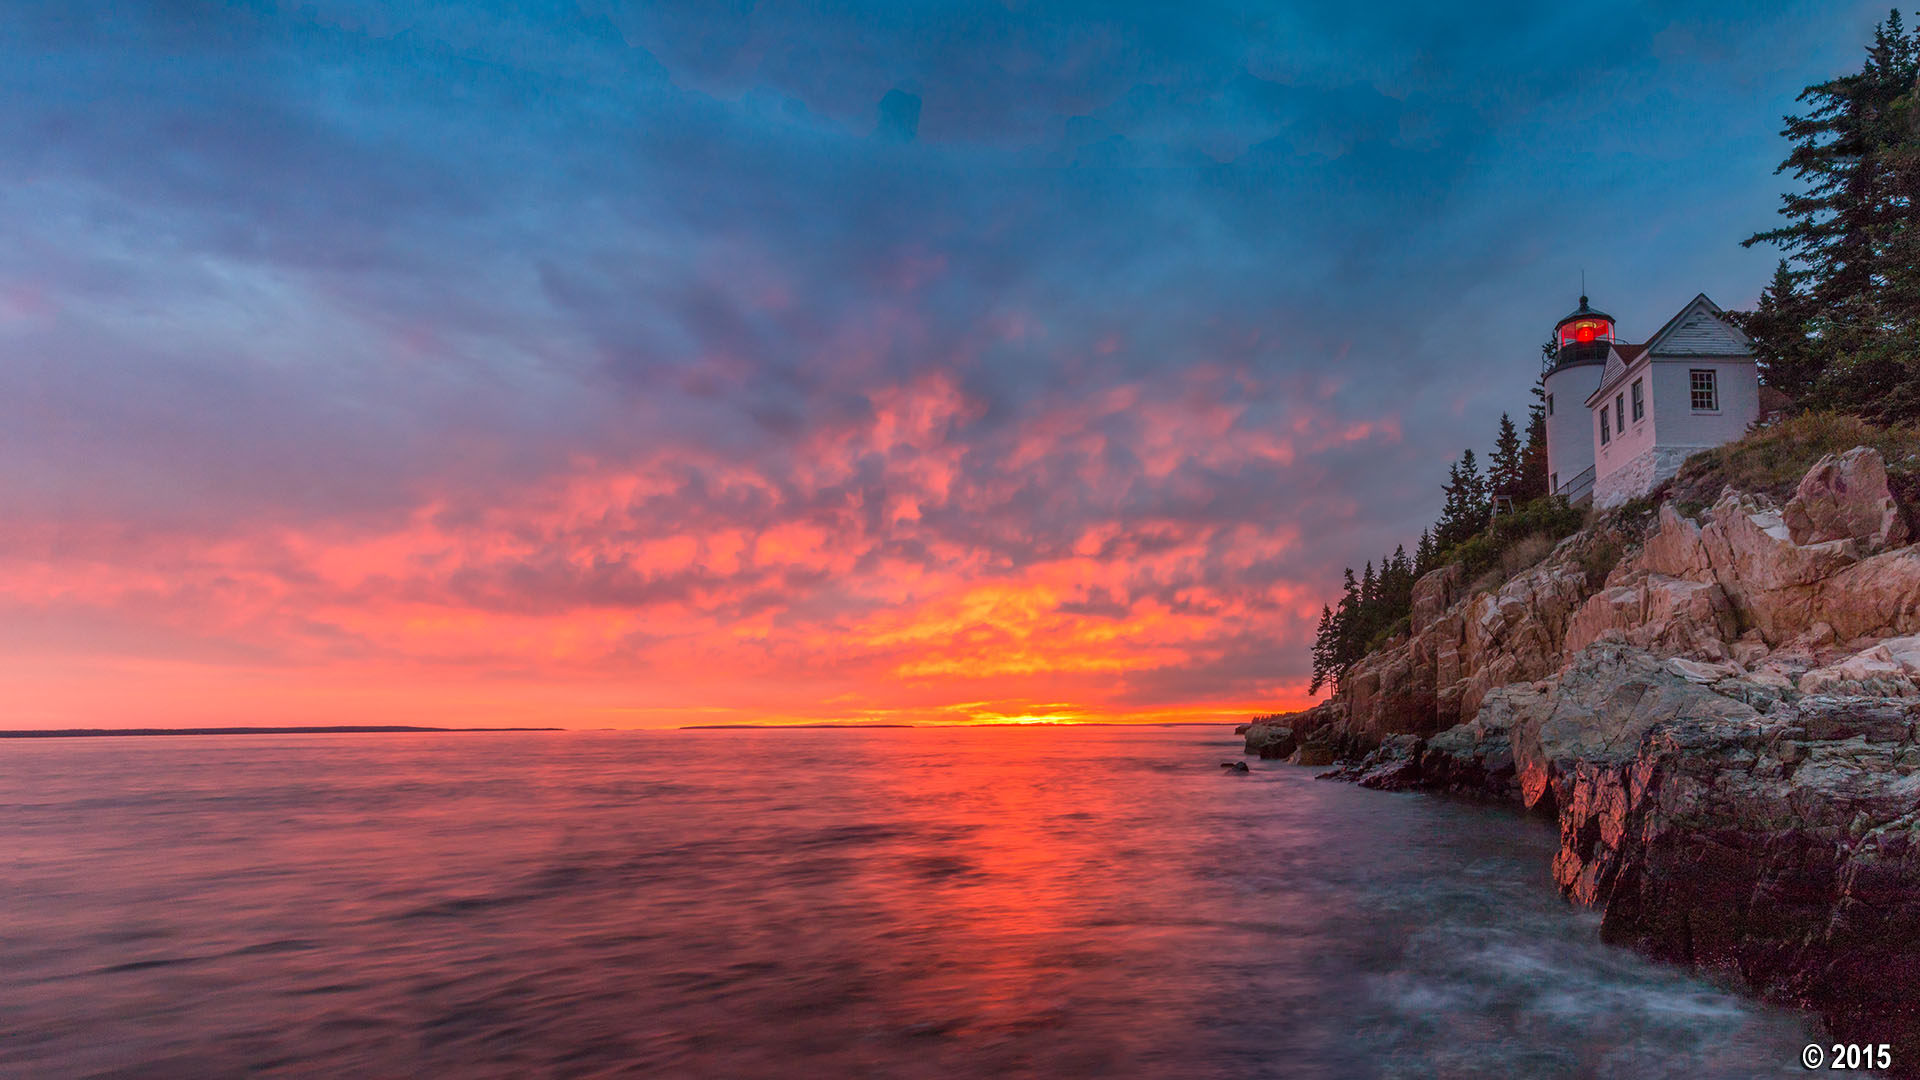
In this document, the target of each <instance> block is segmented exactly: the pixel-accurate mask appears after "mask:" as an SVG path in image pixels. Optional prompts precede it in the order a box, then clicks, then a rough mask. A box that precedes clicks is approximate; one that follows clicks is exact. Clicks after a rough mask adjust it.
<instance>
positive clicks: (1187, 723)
mask: <svg viewBox="0 0 1920 1080" xmlns="http://www.w3.org/2000/svg"><path fill="white" fill-rule="evenodd" d="M1244 723H1246V721H1244V720H1242V721H1238V722H1236V721H1233V720H1158V721H1143V722H1138V723H1136V722H1132V721H1127V720H1048V721H1044V722H1040V723H1033V722H1026V723H1022V722H1021V721H1018V720H1006V721H992V720H982V721H979V722H977V723H956V724H682V725H680V726H679V727H677V728H675V729H673V730H675V731H819V730H820V729H822V728H829V729H833V730H836V731H865V730H867V729H869V728H983V727H1012V728H1049V727H1141V728H1145V727H1237V726H1239V725H1240V724H1244Z"/></svg>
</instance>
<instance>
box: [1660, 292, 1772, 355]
mask: <svg viewBox="0 0 1920 1080" xmlns="http://www.w3.org/2000/svg"><path fill="white" fill-rule="evenodd" d="M1647 351H1648V352H1650V353H1653V354H1654V355H1655V356H1751V355H1752V354H1753V341H1752V339H1750V338H1748V337H1747V335H1746V333H1745V332H1744V331H1742V330H1741V329H1740V328H1739V327H1738V326H1735V325H1734V324H1733V321H1732V320H1730V319H1728V318H1727V313H1726V312H1724V311H1722V310H1720V305H1719V304H1716V303H1714V302H1713V301H1712V300H1709V299H1707V294H1706V293H1701V294H1699V295H1698V296H1695V297H1694V298H1693V299H1692V300H1690V301H1688V302H1687V306H1686V307H1683V308H1681V309H1680V313H1679V314H1678V315H1675V316H1674V317H1673V318H1671V319H1668V320H1667V325H1665V326H1663V327H1661V328H1660V330H1659V332H1658V333H1655V334H1654V335H1653V336H1652V337H1650V338H1648V339H1647Z"/></svg>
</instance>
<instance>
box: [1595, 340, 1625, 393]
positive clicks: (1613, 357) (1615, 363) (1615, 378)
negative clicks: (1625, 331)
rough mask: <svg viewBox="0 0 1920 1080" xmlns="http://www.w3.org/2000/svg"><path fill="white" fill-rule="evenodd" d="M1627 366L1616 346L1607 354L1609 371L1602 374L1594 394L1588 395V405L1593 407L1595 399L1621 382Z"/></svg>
mask: <svg viewBox="0 0 1920 1080" xmlns="http://www.w3.org/2000/svg"><path fill="white" fill-rule="evenodd" d="M1627 366H1628V365H1627V362H1626V360H1625V359H1624V358H1623V357H1621V355H1620V347H1619V346H1618V345H1616V346H1614V347H1613V351H1612V352H1609V353H1608V354H1607V369H1606V370H1605V371H1602V372H1601V373H1600V385H1599V386H1596V387H1594V389H1593V393H1591V394H1588V395H1587V404H1588V405H1589V406H1591V405H1592V404H1593V400H1594V399H1595V398H1597V397H1599V396H1600V395H1601V394H1603V393H1605V392H1606V390H1607V388H1608V387H1610V386H1612V385H1613V384H1614V383H1617V382H1619V381H1620V377H1621V376H1623V375H1625V374H1626V373H1627Z"/></svg>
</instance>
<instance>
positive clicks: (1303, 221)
mask: <svg viewBox="0 0 1920 1080" xmlns="http://www.w3.org/2000/svg"><path fill="white" fill-rule="evenodd" d="M1454 7H1456V5H1447V4H1432V3H1379V4H1366V5H1358V4H1352V3H1332V2H1316V3H1311V4H1292V5H1283V4H1273V3H1265V4H1237V3H1204V4H1181V5H1161V4H1127V3H1118V2H1112V3H1109V2H1100V3H1042V2H1031V3H1029V2H1022V0H1007V2H1004V3H998V4H994V3H941V4H917V3H907V2H902V0H871V2H869V0H851V2H834V3H815V4H799V3H754V2H753V0H729V2H726V3H715V2H712V0H708V2H684V3H680V2H676V3H668V4H655V3H640V2H637V0H635V2H629V0H547V2H539V3H531V2H530V3H521V4H513V3H489V2H473V0H460V2H446V3H400V2H379V0H302V2H300V3H293V2H290V0H289V2H286V3H279V4H274V3H266V4H233V5H229V4H225V3H214V2H201V0H168V2H159V0H154V2H150V3H142V4H128V3H124V2H119V0H115V2H106V0H61V2H60V3H46V2H43V0H0V726H4V727H13V728H30V727H77V726H132V725H177V724H213V723H219V724H232V723H241V724H294V723H301V724H306V723H448V724H481V725H494V724H514V723H534V724H557V725H562V726H568V727H605V726H617V727H646V726H666V725H677V724H686V723H734V722H794V721H807V720H842V721H844V720H853V721H892V722H910V721H911V722H955V721H972V720H998V719H1031V718H1038V719H1100V720H1128V719H1132V720H1213V719H1230V718H1234V717H1239V716H1243V715H1246V714H1250V713H1254V712H1266V711H1273V710H1276V709H1281V708H1288V707H1298V706H1299V705H1301V704H1303V703H1304V702H1305V701H1306V700H1307V697H1306V693H1305V683H1306V673H1307V667H1308V664H1307V656H1306V647H1305V646H1306V642H1307V640H1308V639H1309V638H1310V637H1311V634H1312V630H1313V624H1314V620H1315V618H1316V617H1317V614H1318V612H1319V609H1320V605H1321V604H1322V603H1324V602H1326V601H1327V600H1329V599H1330V598H1331V596H1332V594H1333V593H1334V591H1335V590H1336V588H1337V585H1338V577H1339V572H1340V568H1341V567H1342V566H1343V565H1346V564H1349V563H1351V564H1354V565H1356V566H1357V565H1358V564H1359V563H1360V562H1361V561H1362V560H1364V559H1367V558H1370V557H1374V556H1377V555H1378V554H1379V553H1380V552H1381V551H1383V550H1389V549H1391V548H1392V546H1393V545H1394V544H1395V543H1396V542H1401V541H1406V542H1408V544H1409V546H1411V541H1412V540H1413V539H1414V538H1415V537H1417V535H1418V533H1419V531H1420V528H1421V527H1422V525H1424V524H1425V523H1427V522H1428V521H1430V520H1431V519H1432V518H1433V516H1434V515H1435V514H1436V513H1437V511H1438V508H1439V502H1440V496H1439V485H1440V483H1441V481H1442V480H1443V479H1444V476H1445V470H1446V463H1447V461H1448V460H1449V459H1450V458H1452V457H1454V456H1455V455H1457V453H1458V451H1459V449H1460V448H1461V447H1462V446H1467V445H1472V446H1474V447H1476V448H1477V449H1479V450H1484V448H1485V446H1486V445H1487V444H1488V443H1489V442H1490V441H1491V435H1492V431H1493V428H1494V424H1495V422H1496V420H1497V418H1498V416H1499V414H1500V413H1501V412H1502V411H1511V412H1513V413H1514V414H1515V415H1516V418H1518V417H1519V416H1520V415H1521V414H1522V413H1523V412H1524V410H1525V407H1526V404H1527V402H1528V394H1527V389H1528V386H1529V383H1530V380H1531V379H1532V378H1533V376H1534V375H1535V374H1536V373H1537V370H1538V345H1539V343H1540V341H1542V340H1543V339H1544V338H1545V337H1546V335H1547V333H1548V331H1549V330H1550V329H1551V326H1552V323H1553V321H1554V319H1555V318H1556V317H1558V316H1559V315H1561V314H1563V313H1564V312H1565V311H1567V310H1568V309H1570V308H1571V307H1572V306H1573V304H1574V302H1575V299H1576V296H1577V294H1578V292H1579V282H1580V273H1581V270H1582V269H1584V270H1585V271H1586V275H1587V281H1588V284H1589V290H1590V292H1591V293H1592V295H1593V297H1594V301H1595V303H1596V304H1598V305H1600V306H1602V307H1604V308H1606V309H1608V310H1610V311H1612V312H1613V313H1614V314H1615V315H1616V316H1618V317H1619V319H1620V324H1621V331H1622V333H1623V334H1624V335H1625V336H1627V337H1629V338H1634V339H1638V338H1640V337H1644V336H1645V335H1646V334H1648V333H1650V332H1651V331H1652V330H1654V329H1655V328H1657V326H1658V324H1659V323H1660V322H1661V321H1662V320H1664V319H1665V318H1666V317H1667V316H1668V315H1670V314H1672V312H1673V311H1674V310H1676V309H1678V308H1679V307H1680V306H1681V305H1682V304H1683V303H1685V302H1686V301H1687V300H1688V299H1689V298H1691V297H1692V296H1693V294H1694V293H1696V292H1700V291H1705V292H1707V293H1708V294H1709V295H1711V296H1712V297H1713V298H1714V299H1715V300H1717V301H1719V302H1720V303H1722V304H1723V305H1726V306H1728V307H1745V306H1747V305H1749V304H1750V303H1751V302H1752V300H1753V298H1754V296H1755V295H1756V293H1757V292H1758V290H1759V288H1760V286H1761V285H1762V284H1763V283H1764V282H1765V280H1766V278H1767V276H1768V274H1769V273H1770V271H1771V269H1772V265H1773V261H1774V259H1775V258H1776V256H1775V254H1774V253H1772V252H1771V251H1768V250H1764V249H1756V250H1751V251H1747V250H1742V249H1741V248H1740V247H1739V246H1738V243H1737V242H1738V240H1739V239H1741V238H1742V237H1744V236H1746V235H1747V234H1749V233H1750V232H1753V231H1755V230H1756V229H1758V228H1764V227H1767V226H1768V225H1770V224H1771V222H1772V221H1773V220H1774V213H1773V211H1774V206H1775V204H1776V202H1777V193H1778V192H1779V191H1780V190H1781V185H1782V184H1783V182H1784V181H1783V180H1782V179H1781V178H1778V177H1775V176H1774V175H1773V167H1774V165H1775V164H1776V163H1777V162H1778V160H1779V159H1780V157H1781V156H1782V155H1783V152H1784V144H1783V142H1782V141H1781V140H1780V139H1779V137H1778V135H1777V129H1778V127H1779V118H1780V116H1781V114H1783V113H1784V112H1786V111H1788V110H1789V109H1790V108H1792V99H1793V97H1794V95H1795V94H1796V93H1797V92H1798V91H1799V89H1800V88H1801V87H1802V86H1803V85H1805V84H1806V83H1808V82H1810V81H1814V80H1816V79H1818V78H1822V77H1825V76H1827V75H1830V74H1834V73H1837V72H1839V71H1842V70H1845V69H1848V68H1852V67H1856V66H1857V64H1858V57H1859V55H1860V48H1861V46H1862V44H1863V43H1864V42H1865V41H1866V40H1867V39H1868V37H1869V35H1870V32H1871V28H1872V25H1873V23H1874V22H1875V21H1876V20H1877V19H1878V18H1880V17H1883V16H1884V15H1885V8H1884V4H1881V3H1874V4H1836V3H1828V2H1797V3H1764V2H1763V3H1755V2H1752V0H1738V2H1734V0H1716V2H1712V3H1647V4H1640V5H1597V4H1589V5H1557V4H1555V5H1541V4H1537V3H1533V2H1530V0H1527V2H1522V0H1516V2H1510V3H1495V4H1486V5H1482V6H1481V7H1480V8H1479V10H1478V12H1477V13H1475V14H1471V15H1463V14H1460V13H1459V12H1456V11H1452V10H1449V9H1452V8H1454ZM133 9H140V10H142V11H144V12H145V14H143V15H135V14H129V12H130V11H131V10H133Z"/></svg>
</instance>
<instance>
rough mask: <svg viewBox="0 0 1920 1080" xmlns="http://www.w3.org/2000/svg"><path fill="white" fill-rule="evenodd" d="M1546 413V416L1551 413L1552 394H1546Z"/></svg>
mask: <svg viewBox="0 0 1920 1080" xmlns="http://www.w3.org/2000/svg"><path fill="white" fill-rule="evenodd" d="M1547 415H1548V416H1552V415H1553V395H1552V394H1548V395H1547Z"/></svg>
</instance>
